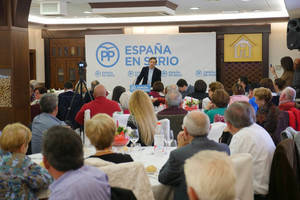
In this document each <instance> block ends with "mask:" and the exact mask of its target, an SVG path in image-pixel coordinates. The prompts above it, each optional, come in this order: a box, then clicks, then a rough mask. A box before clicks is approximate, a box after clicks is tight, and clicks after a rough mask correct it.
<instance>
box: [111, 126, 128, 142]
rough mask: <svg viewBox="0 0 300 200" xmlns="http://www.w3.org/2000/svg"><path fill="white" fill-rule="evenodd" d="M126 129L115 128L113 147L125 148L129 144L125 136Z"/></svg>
mask: <svg viewBox="0 0 300 200" xmlns="http://www.w3.org/2000/svg"><path fill="white" fill-rule="evenodd" d="M126 133H127V129H126V128H124V127H122V126H117V131H116V132H115V139H114V142H113V146H125V145H127V143H128V142H129V138H128V136H127V134H126Z"/></svg>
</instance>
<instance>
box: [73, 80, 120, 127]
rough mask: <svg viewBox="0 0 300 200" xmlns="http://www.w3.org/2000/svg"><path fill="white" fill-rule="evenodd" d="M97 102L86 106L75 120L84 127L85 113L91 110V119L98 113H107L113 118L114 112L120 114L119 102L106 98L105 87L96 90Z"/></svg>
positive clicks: (100, 86) (94, 101)
mask: <svg viewBox="0 0 300 200" xmlns="http://www.w3.org/2000/svg"><path fill="white" fill-rule="evenodd" d="M94 97H95V100H93V101H91V102H89V103H86V104H84V105H83V106H82V107H81V109H80V110H79V112H78V113H77V115H76V117H75V120H76V121H77V122H78V123H79V124H80V125H83V123H84V112H85V111H86V110H87V109H89V110H90V111H91V117H93V116H94V115H96V114H98V113H105V114H108V115H109V116H112V115H113V113H114V112H120V111H121V109H120V106H119V104H118V103H117V102H115V101H112V100H109V99H107V98H106V89H105V87H104V85H101V84H99V85H97V86H96V87H95V89H94Z"/></svg>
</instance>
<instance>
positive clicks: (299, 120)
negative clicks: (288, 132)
mask: <svg viewBox="0 0 300 200" xmlns="http://www.w3.org/2000/svg"><path fill="white" fill-rule="evenodd" d="M295 98H296V90H294V88H291V87H286V88H285V89H284V90H282V92H281V94H280V98H279V109H280V110H283V111H287V112H288V113H289V126H291V127H293V128H294V129H295V130H296V131H300V110H299V109H297V108H295V106H296V103H295Z"/></svg>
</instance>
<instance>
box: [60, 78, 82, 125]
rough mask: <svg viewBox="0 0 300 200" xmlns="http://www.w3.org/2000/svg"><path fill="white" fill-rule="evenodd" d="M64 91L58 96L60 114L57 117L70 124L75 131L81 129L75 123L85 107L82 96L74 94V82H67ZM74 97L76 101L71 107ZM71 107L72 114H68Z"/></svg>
mask: <svg viewBox="0 0 300 200" xmlns="http://www.w3.org/2000/svg"><path fill="white" fill-rule="evenodd" d="M64 90H65V92H63V93H61V94H59V95H58V113H57V116H56V117H57V118H58V119H60V120H62V121H65V122H66V123H68V122H69V123H70V124H69V125H71V127H72V128H73V129H76V128H78V127H79V124H78V123H77V122H76V121H75V116H76V114H77V112H78V111H79V110H80V108H81V106H82V105H83V102H82V99H81V97H80V95H79V94H75V93H74V92H73V84H72V82H70V81H67V82H66V83H65V84H64ZM74 95H75V96H74ZM73 96H74V101H73V104H72V106H71V101H72V98H73ZM70 106H71V107H70ZM69 107H70V112H69V113H68V109H69Z"/></svg>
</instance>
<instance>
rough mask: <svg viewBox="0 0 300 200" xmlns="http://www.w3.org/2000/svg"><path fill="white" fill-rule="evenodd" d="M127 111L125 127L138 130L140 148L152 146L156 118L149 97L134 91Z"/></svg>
mask: <svg viewBox="0 0 300 200" xmlns="http://www.w3.org/2000/svg"><path fill="white" fill-rule="evenodd" d="M129 111H130V116H129V119H128V122H127V126H130V127H131V128H133V129H136V128H138V130H139V135H140V139H139V142H140V143H141V145H142V146H150V145H152V144H153V141H154V133H155V128H156V122H157V118H156V115H155V112H154V107H153V105H152V102H151V99H150V97H149V96H148V95H147V94H146V93H145V92H143V91H141V90H136V91H135V92H133V93H132V95H131V97H130V99H129Z"/></svg>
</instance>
